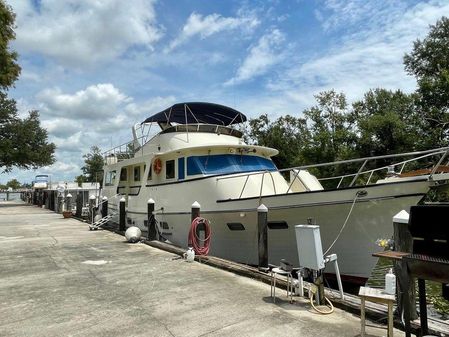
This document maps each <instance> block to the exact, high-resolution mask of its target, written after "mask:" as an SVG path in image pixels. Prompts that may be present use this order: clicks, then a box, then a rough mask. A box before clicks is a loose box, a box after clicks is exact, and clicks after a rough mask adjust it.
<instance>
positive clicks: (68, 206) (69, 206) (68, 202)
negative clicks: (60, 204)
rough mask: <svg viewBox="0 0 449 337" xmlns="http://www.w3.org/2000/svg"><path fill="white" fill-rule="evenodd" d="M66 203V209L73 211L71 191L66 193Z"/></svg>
mask: <svg viewBox="0 0 449 337" xmlns="http://www.w3.org/2000/svg"><path fill="white" fill-rule="evenodd" d="M65 198H66V204H65V207H66V208H65V210H66V211H69V212H71V211H72V195H71V194H70V193H69V194H67V195H66V197H65Z"/></svg>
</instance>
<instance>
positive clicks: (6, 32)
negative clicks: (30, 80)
mask: <svg viewBox="0 0 449 337" xmlns="http://www.w3.org/2000/svg"><path fill="white" fill-rule="evenodd" d="M14 20H15V14H14V13H13V11H12V9H11V7H10V6H8V5H7V4H6V3H5V1H4V0H0V69H1V70H0V89H2V90H5V89H8V88H10V87H11V86H12V85H13V84H14V82H15V81H16V80H17V78H18V77H19V74H20V66H19V65H18V64H17V53H16V52H14V51H10V50H9V43H10V42H11V41H12V40H14V39H15V37H16V36H15V33H14Z"/></svg>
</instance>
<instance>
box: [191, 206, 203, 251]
mask: <svg viewBox="0 0 449 337" xmlns="http://www.w3.org/2000/svg"><path fill="white" fill-rule="evenodd" d="M200 213H201V205H200V204H199V202H198V201H195V202H194V203H193V204H192V208H191V211H190V214H191V216H190V221H193V220H195V219H196V218H198V217H199V216H200ZM196 236H197V237H198V238H199V239H200V243H199V244H200V247H203V246H204V239H205V238H206V228H205V227H204V224H199V225H198V227H196Z"/></svg>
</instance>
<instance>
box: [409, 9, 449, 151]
mask: <svg viewBox="0 0 449 337" xmlns="http://www.w3.org/2000/svg"><path fill="white" fill-rule="evenodd" d="M448 55H449V19H448V18H447V17H442V18H441V19H440V20H438V21H437V22H436V24H435V25H431V26H430V31H429V33H428V35H427V36H426V37H425V38H424V40H419V39H418V40H416V41H415V42H414V45H413V50H412V52H411V53H410V54H406V55H405V56H404V65H405V70H406V71H407V72H408V73H409V74H410V75H414V76H415V77H416V79H417V81H418V90H417V93H418V94H419V97H420V100H419V105H420V110H421V113H422V115H423V122H424V123H425V128H426V139H425V142H426V145H427V146H428V147H430V146H432V147H435V146H446V145H447V142H448V141H449V57H448Z"/></svg>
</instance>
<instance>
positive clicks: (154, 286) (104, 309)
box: [0, 201, 403, 337]
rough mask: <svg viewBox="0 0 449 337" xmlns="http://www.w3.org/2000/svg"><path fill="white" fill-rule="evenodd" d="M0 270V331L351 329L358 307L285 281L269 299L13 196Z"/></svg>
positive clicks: (6, 210)
mask: <svg viewBox="0 0 449 337" xmlns="http://www.w3.org/2000/svg"><path fill="white" fill-rule="evenodd" d="M0 270H1V274H0V275H1V276H0V280H1V282H0V336H9V337H13V336H30V337H35V336H46V337H51V336H112V337H113V336H172V337H173V336H176V337H178V336H186V337H187V336H292V335H298V336H299V335H300V336H339V337H341V336H351V337H354V336H359V335H360V317H359V316H358V315H357V314H354V313H349V312H346V311H344V310H341V309H339V308H336V309H335V311H334V313H333V314H331V315H321V314H318V313H316V312H314V311H313V310H312V309H311V306H310V304H309V302H308V300H307V299H302V298H301V299H300V298H297V297H296V298H295V302H294V303H293V304H290V303H289V301H288V299H287V297H286V296H285V291H284V290H279V291H278V292H277V299H276V303H273V300H272V298H271V297H270V285H268V284H266V283H263V282H260V281H259V280H257V279H255V278H254V279H253V278H248V277H244V276H241V275H238V274H236V273H235V272H230V271H226V270H222V269H219V268H216V267H213V266H210V265H208V264H206V263H198V262H193V263H188V262H186V261H185V260H183V259H182V258H180V257H179V255H178V254H175V253H173V252H167V251H164V250H161V249H159V248H157V247H152V246H150V245H146V244H142V243H137V244H130V243H127V242H125V239H124V237H123V236H121V235H119V234H116V233H114V232H111V231H105V230H104V231H89V230H88V226H87V224H85V223H83V222H80V221H78V220H75V219H70V218H69V219H64V218H63V217H62V215H61V214H57V213H54V212H52V211H49V210H47V209H42V208H39V207H37V206H32V205H27V204H25V203H22V202H20V201H9V202H0ZM372 325H374V323H368V326H367V329H366V331H367V335H368V336H385V335H386V331H385V330H381V329H379V328H377V327H373V326H372ZM394 335H395V336H402V335H403V332H402V331H399V330H395V331H394Z"/></svg>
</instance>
